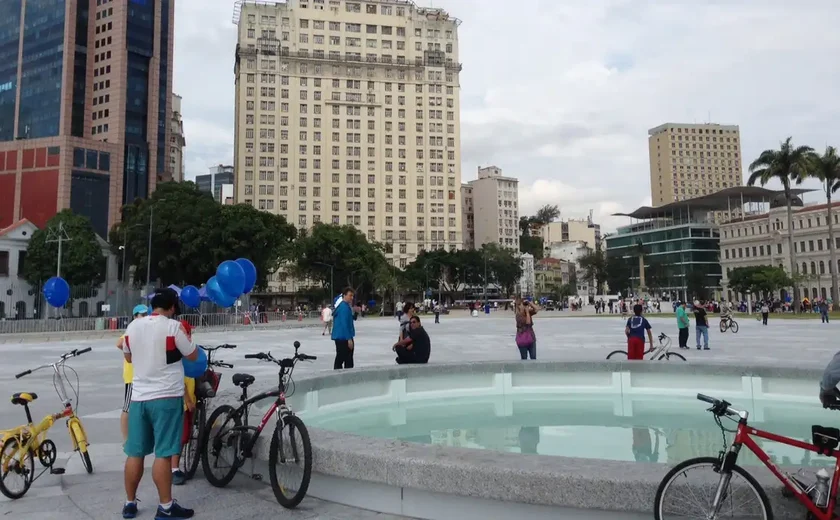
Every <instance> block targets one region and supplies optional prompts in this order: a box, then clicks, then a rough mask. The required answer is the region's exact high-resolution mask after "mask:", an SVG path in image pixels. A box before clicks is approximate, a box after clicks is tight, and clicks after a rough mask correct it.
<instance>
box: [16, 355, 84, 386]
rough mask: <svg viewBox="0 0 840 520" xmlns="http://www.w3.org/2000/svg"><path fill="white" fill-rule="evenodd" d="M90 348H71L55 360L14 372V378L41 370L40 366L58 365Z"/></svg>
mask: <svg viewBox="0 0 840 520" xmlns="http://www.w3.org/2000/svg"><path fill="white" fill-rule="evenodd" d="M91 350H93V348H91V347H87V348H83V349H74V350H71V351H70V352H65V353H64V354H62V355H61V356H60V357H59V359H58V361H57V362H55V363H48V364H46V365H41V366H39V367H36V368H31V369H29V370H25V371H23V372H21V373H20V374H15V379H20V378H21V377H23V376H28V375H29V374H31V373H32V372H35V371H36V370H41V369H42V368H47V367H51V366H55V365H58V364H60V363H63V362H64V361H66V360H68V359H69V358H71V357H76V356H81V355H82V354H87V353H88V352H90V351H91Z"/></svg>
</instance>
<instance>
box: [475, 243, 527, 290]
mask: <svg viewBox="0 0 840 520" xmlns="http://www.w3.org/2000/svg"><path fill="white" fill-rule="evenodd" d="M481 254H482V256H484V257H486V259H487V270H488V277H489V278H490V280H488V281H489V282H491V283H496V284H498V285H499V287H500V288H501V289H502V292H504V293H505V294H508V295H511V294H513V292H514V288H515V287H516V284H518V283H519V281H520V280H521V278H522V264H521V263H520V261H519V258H518V257H517V256H516V255H515V254H514V253H513V251H511V250H510V249H507V248H504V247H500V246H499V245H498V244H484V245H483V246H481Z"/></svg>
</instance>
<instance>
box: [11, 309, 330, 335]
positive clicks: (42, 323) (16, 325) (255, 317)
mask: <svg viewBox="0 0 840 520" xmlns="http://www.w3.org/2000/svg"><path fill="white" fill-rule="evenodd" d="M178 319H180V320H186V321H187V322H188V323H189V324H190V325H192V326H193V328H194V329H195V331H196V332H202V331H220V330H221V331H227V330H248V329H252V330H256V329H269V328H277V327H283V326H294V325H295V324H303V323H306V324H313V323H315V322H318V321H319V320H320V314H319V313H318V311H303V312H296V311H293V312H248V311H245V312H231V313H221V312H219V313H203V314H182V315H180V316H179V317H178ZM130 322H131V317H130V316H100V317H88V318H57V319H55V318H50V319H17V320H15V319H7V320H0V335H2V334H52V333H64V332H96V331H102V332H105V331H120V330H124V329H125V328H126V327H127V326H128V324H129V323H130Z"/></svg>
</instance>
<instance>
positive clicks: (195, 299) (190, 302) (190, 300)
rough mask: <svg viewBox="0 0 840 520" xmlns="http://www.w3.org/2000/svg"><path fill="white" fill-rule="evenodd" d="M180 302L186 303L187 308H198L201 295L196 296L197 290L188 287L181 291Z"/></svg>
mask: <svg viewBox="0 0 840 520" xmlns="http://www.w3.org/2000/svg"><path fill="white" fill-rule="evenodd" d="M181 301H182V302H184V303H186V304H187V306H188V307H193V308H195V307H198V306H199V305H201V295H200V294H198V289H196V288H195V286H192V285H188V286H186V287H184V288H183V289H181Z"/></svg>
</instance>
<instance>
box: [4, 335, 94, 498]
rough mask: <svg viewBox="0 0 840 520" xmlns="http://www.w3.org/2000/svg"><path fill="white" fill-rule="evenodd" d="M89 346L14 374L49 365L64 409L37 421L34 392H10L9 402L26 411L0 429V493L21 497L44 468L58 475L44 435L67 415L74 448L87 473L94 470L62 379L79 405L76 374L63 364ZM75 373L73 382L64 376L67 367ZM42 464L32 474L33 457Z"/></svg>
mask: <svg viewBox="0 0 840 520" xmlns="http://www.w3.org/2000/svg"><path fill="white" fill-rule="evenodd" d="M90 350H91V349H90V347H88V348H85V349H81V350H79V349H76V350H73V351H71V352H68V353H66V354H62V356H61V357H60V358H59V360H58V361H56V362H55V363H49V364H46V365H41V366H39V367H37V368H33V369H31V370H27V371H25V372H21V373H20V374H17V375H16V376H15V378H16V379H20V378H21V377H23V376H26V375H29V374H31V373H32V372H35V371H37V370H40V369H42V368H52V370H53V386H54V387H55V391H56V393H57V394H58V398H59V399H61V402H62V403H63V404H64V410H62V411H61V412H59V413H55V414H51V415H47V416H46V417H44V418H43V420H41V422H40V423H38V424H35V423H33V422H32V413H31V412H30V411H29V404H30V403H31V402H32V401H34V400H36V399H38V395H37V394H36V393H35V392H18V393H16V394H14V395H12V404H16V405H20V406H23V409H24V410H25V411H26V421H27V424H25V425H22V426H18V427H17V428H12V429H11V430H4V431H3V432H2V449H0V493H3V494H4V495H5V496H6V497H8V498H11V499H16V498H21V497H22V496H23V495H25V494H26V492H27V491H29V487H30V486H31V485H32V483H33V482H34V481H35V480H37V479H38V478H39V477H40V476H41V475H43V474H44V473H45V472H46V471H49V472H50V473H51V474H54V475H60V474H63V473H64V469H63V468H54V467H53V465H54V464H55V461H56V458H57V457H58V450H57V449H56V446H55V443H54V442H53V441H51V440H49V439H47V438H46V437H47V432H48V431H49V429H50V428H52V426H53V424H55V422H56V421H58V420H59V419H64V418H66V419H67V430H68V432H69V433H70V441H71V442H72V443H73V451H78V452H79V455H80V456H81V458H82V463H83V464H84V466H85V470H87V472H88V473H93V463H91V461H90V453H89V452H88V446H89V443H88V439H87V434H85V429H84V427H83V426H82V421H81V420H80V419H79V417H77V416H76V410H75V409H74V408H73V401H72V400H71V399H70V398H69V397H68V395H67V389H66V387H65V386H64V382H65V381H66V382H67V384H69V385H70V388H71V389H72V390H73V393H74V394H75V397H76V406H77V407H78V405H79V375H78V374H76V371H75V370H73V368H71V367H67V366H65V363H66V362H67V360H68V359H70V358H73V357H76V356H79V355H81V354H84V353H86V352H90ZM68 369H69V370H70V371H72V372H73V373H74V374H76V386H75V387H73V384H72V383H71V382H70V380H69V379H68V377H67V370H68ZM36 458H37V459H38V462H39V463H40V464H41V466H42V467H43V470H41V472H40V473H38V474H37V475H36V474H35V459H36ZM15 480H16V481H19V482H20V486H19V487H11V486H10V484H11V483H13V481H15Z"/></svg>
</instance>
